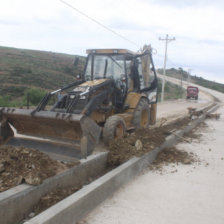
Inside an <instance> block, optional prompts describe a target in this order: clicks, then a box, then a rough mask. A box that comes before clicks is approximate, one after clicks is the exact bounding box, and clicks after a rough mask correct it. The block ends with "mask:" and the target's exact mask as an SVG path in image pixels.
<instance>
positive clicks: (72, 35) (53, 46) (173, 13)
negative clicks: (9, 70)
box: [0, 0, 224, 83]
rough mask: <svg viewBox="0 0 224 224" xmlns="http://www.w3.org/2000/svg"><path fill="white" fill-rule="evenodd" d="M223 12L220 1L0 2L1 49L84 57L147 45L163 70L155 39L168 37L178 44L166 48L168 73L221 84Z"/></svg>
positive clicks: (162, 45)
mask: <svg viewBox="0 0 224 224" xmlns="http://www.w3.org/2000/svg"><path fill="white" fill-rule="evenodd" d="M62 1H64V2H66V3H68V4H70V5H72V6H73V7H74V8H76V9H78V10H79V11H81V12H82V13H84V14H85V15H88V16H89V17H91V18H92V19H94V20H96V21H98V22H99V23H101V24H103V25H104V26H106V27H108V28H109V29H112V30H113V31H115V32H116V33H118V34H119V35H121V36H123V37H125V39H122V38H121V37H120V36H118V35H115V34H114V33H112V32H109V31H108V30H107V29H105V28H104V27H102V26H99V25H98V24H96V23H95V22H93V20H91V19H89V18H87V17H85V16H83V15H82V14H80V13H79V12H78V11H77V10H74V9H72V8H70V7H68V6H67V5H66V4H64V3H63V2H62ZM223 10H224V1H222V0H212V1H211V0H81V1H80V0H79V1H78V0H0V46H9V47H16V48H24V49H35V50H45V51H52V52H61V53H69V54H74V55H83V56H85V55H86V49H89V48H126V49H129V50H132V51H137V50H139V48H140V47H143V45H144V44H151V46H152V48H153V49H154V50H153V52H154V54H153V58H154V63H155V66H156V67H157V68H161V67H163V60H164V52H165V41H161V40H159V38H160V37H161V38H165V36H166V34H168V35H169V37H170V38H173V37H175V39H176V40H175V41H172V42H170V43H169V44H168V60H167V68H170V67H176V68H179V67H182V68H184V69H185V70H188V69H190V70H189V71H190V72H191V74H192V75H197V76H201V77H203V78H206V79H209V80H213V81H217V82H221V83H224V74H223V70H224V54H223V52H224V25H223V21H224V13H223ZM127 39H128V40H127Z"/></svg>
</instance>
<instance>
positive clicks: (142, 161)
mask: <svg viewBox="0 0 224 224" xmlns="http://www.w3.org/2000/svg"><path fill="white" fill-rule="evenodd" d="M217 108H218V106H214V107H213V108H211V109H210V110H208V111H207V112H206V113H205V114H204V115H202V116H200V117H199V118H198V119H196V120H193V121H192V122H191V123H190V124H189V125H188V126H187V127H185V128H184V129H183V130H179V131H176V132H175V133H174V134H171V135H170V136H168V137H167V138H166V140H165V142H164V143H163V144H162V145H161V146H160V147H157V148H155V149H154V150H153V151H151V152H148V153H147V154H145V155H144V156H142V157H140V158H136V157H135V158H132V159H130V160H129V161H127V162H126V163H124V164H122V165H121V166H119V167H117V168H116V169H114V170H112V171H111V172H109V173H107V174H106V175H104V176H102V177H100V178H99V179H97V180H96V181H94V182H92V183H91V184H89V185H87V186H85V187H83V188H82V189H81V190H79V191H78V192H76V193H74V194H72V195H70V196H69V197H67V198H65V199H64V200H62V201H60V202H59V203H57V204H56V205H54V206H52V207H50V208H48V209H47V210H45V211H44V212H42V213H41V214H39V215H37V216H36V217H34V218H32V219H31V220H29V221H27V222H25V224H40V223H41V224H61V223H63V224H71V223H76V222H77V221H79V220H80V219H82V218H83V217H85V215H87V214H88V213H89V212H90V211H91V210H93V209H94V208H95V207H96V206H97V205H99V204H100V203H101V202H103V201H104V200H105V199H106V198H107V197H108V196H110V195H112V194H113V193H114V192H115V191H116V190H117V189H119V188H120V187H121V186H122V185H124V184H125V183H127V182H129V181H130V180H131V179H133V177H134V176H136V175H138V174H139V173H140V172H141V171H142V170H143V169H144V168H146V167H147V166H148V165H150V164H151V163H152V162H153V161H154V159H155V158H156V156H157V154H158V153H159V152H160V151H162V150H163V149H164V148H167V147H171V146H173V145H174V144H176V143H177V142H178V141H179V139H180V138H181V137H182V136H183V135H184V133H186V132H189V131H191V130H192V129H193V128H194V127H196V126H197V125H198V124H199V123H200V122H202V121H203V120H204V119H205V117H206V114H207V113H211V112H213V111H215V110H216V109H217Z"/></svg>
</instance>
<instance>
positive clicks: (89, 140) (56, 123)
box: [0, 108, 101, 156]
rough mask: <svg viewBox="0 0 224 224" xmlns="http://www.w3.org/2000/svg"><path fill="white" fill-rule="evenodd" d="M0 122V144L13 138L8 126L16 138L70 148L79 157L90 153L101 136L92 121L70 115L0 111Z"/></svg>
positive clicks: (30, 111) (6, 109)
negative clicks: (76, 150) (65, 145)
mask: <svg viewBox="0 0 224 224" xmlns="http://www.w3.org/2000/svg"><path fill="white" fill-rule="evenodd" d="M0 122H1V128H0V144H4V143H5V142H7V141H8V139H9V138H11V137H13V133H12V129H11V127H10V126H12V127H14V128H15V129H16V131H17V134H22V135H25V136H31V137H37V138H42V139H48V140H50V141H52V142H60V143H62V144H70V145H74V148H76V149H78V150H81V153H82V154H83V156H86V155H89V154H91V153H92V151H93V149H94V146H95V144H97V143H98V141H99V138H100V134H101V128H100V127H99V126H98V125H97V124H96V123H95V121H93V120H92V119H90V118H89V117H86V116H84V115H77V114H70V113H58V112H52V111H39V112H35V113H32V110H24V109H14V108H2V109H1V116H0ZM76 142H79V146H78V147H77V146H76V147H75V145H77V144H75V143H76Z"/></svg>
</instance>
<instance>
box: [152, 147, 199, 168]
mask: <svg viewBox="0 0 224 224" xmlns="http://www.w3.org/2000/svg"><path fill="white" fill-rule="evenodd" d="M198 161H199V160H198V158H197V156H196V155H195V154H194V153H192V152H190V153H188V152H186V151H183V150H179V149H177V148H176V147H171V148H166V149H164V150H163V151H162V152H160V153H159V154H158V156H157V158H156V160H155V161H154V162H153V163H152V164H151V165H150V166H149V168H150V169H151V170H160V171H161V170H162V167H163V166H165V165H169V164H170V163H174V164H176V165H178V164H179V163H182V164H185V165H189V164H192V163H194V162H198Z"/></svg>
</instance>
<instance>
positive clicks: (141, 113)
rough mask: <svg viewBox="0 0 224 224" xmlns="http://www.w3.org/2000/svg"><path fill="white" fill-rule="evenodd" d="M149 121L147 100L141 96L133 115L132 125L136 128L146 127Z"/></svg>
mask: <svg viewBox="0 0 224 224" xmlns="http://www.w3.org/2000/svg"><path fill="white" fill-rule="evenodd" d="M149 122H150V109H149V102H148V100H147V99H146V98H141V99H140V101H139V103H138V105H137V107H136V109H135V111H134V115H133V122H132V123H133V125H134V126H135V128H136V129H139V128H147V127H148V126H149Z"/></svg>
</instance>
